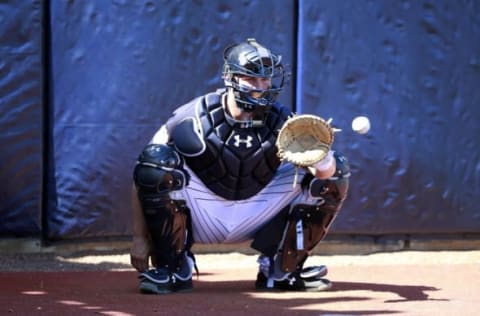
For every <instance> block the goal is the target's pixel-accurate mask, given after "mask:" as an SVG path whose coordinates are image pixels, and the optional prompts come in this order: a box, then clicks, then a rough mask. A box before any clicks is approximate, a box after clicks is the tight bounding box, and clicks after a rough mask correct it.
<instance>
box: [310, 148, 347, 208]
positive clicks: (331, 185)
mask: <svg viewBox="0 0 480 316" xmlns="http://www.w3.org/2000/svg"><path fill="white" fill-rule="evenodd" d="M333 156H334V157H335V160H336V170H335V173H334V174H333V176H332V177H330V178H328V179H324V180H322V179H318V178H314V177H310V180H309V181H310V182H309V184H308V188H307V189H308V193H309V195H310V197H311V198H313V199H316V200H317V201H318V202H317V203H316V204H317V205H327V206H329V207H333V208H335V209H339V208H340V207H341V205H342V203H343V201H344V200H345V198H346V197H347V192H348V184H349V177H350V165H349V163H348V160H347V158H346V157H345V156H344V155H343V154H342V153H339V152H335V153H334V155H333Z"/></svg>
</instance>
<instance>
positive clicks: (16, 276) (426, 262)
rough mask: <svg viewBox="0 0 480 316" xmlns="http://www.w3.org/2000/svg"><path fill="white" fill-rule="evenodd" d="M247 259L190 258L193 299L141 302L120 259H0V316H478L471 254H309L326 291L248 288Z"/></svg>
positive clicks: (146, 298)
mask: <svg viewBox="0 0 480 316" xmlns="http://www.w3.org/2000/svg"><path fill="white" fill-rule="evenodd" d="M255 259H256V257H255V256H251V255H242V254H238V253H232V254H219V255H199V256H197V263H198V266H199V268H200V275H199V278H198V279H195V280H194V287H195V288H194V291H193V292H191V293H181V294H174V295H166V296H158V295H157V296H156V295H141V294H139V293H138V291H137V286H138V283H137V274H136V272H135V271H133V270H132V269H131V268H130V266H129V264H128V255H126V254H122V255H115V256H77V257H69V258H65V257H59V256H55V255H49V256H41V255H37V256H28V255H22V256H14V257H2V259H1V261H0V262H1V264H0V268H1V270H2V272H0V280H1V282H0V301H1V304H0V315H71V316H75V315H117V316H127V315H325V316H328V315H337V316H340V315H342V316H345V315H455V316H456V315H462V316H463V315H472V316H473V315H478V312H479V311H480V302H478V299H479V298H480V296H479V294H478V293H480V281H479V280H480V251H463V252H461V251H459V252H397V253H381V254H374V255H363V256H322V257H320V256H315V257H312V258H310V259H309V261H308V263H309V264H327V265H328V266H329V274H328V276H329V278H330V279H331V280H332V282H333V283H334V286H333V288H332V289H330V290H329V291H325V292H319V293H285V292H283V293H282V292H280V293H279V292H276V293H269V292H267V293H265V292H257V291H255V290H254V288H253V283H254V279H255V275H256V270H257V266H256V262H255Z"/></svg>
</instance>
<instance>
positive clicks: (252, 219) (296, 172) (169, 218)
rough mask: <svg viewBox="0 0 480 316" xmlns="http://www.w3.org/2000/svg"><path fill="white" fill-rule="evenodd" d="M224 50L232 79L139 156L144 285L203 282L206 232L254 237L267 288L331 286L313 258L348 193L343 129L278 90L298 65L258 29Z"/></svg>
mask: <svg viewBox="0 0 480 316" xmlns="http://www.w3.org/2000/svg"><path fill="white" fill-rule="evenodd" d="M223 61H224V65H223V77H222V78H223V81H224V84H225V86H224V87H223V88H220V89H218V90H217V91H214V92H210V93H207V94H205V95H202V96H199V97H197V98H195V99H193V100H191V101H190V102H188V103H186V104H184V105H182V106H180V107H179V108H177V109H176V110H175V112H174V113H173V115H172V116H171V118H170V119H168V120H167V121H166V122H165V123H164V124H163V125H162V126H161V127H160V128H159V130H158V131H157V132H156V133H155V135H154V136H153V137H152V139H151V142H150V143H149V144H148V145H147V146H146V147H145V149H144V150H143V152H142V153H141V154H140V155H139V157H138V161H137V164H136V167H135V169H134V172H133V174H134V175H133V179H134V189H133V205H134V207H133V212H134V225H133V243H132V249H131V263H132V265H133V266H134V267H135V268H136V269H137V270H138V271H139V273H140V275H139V278H140V291H141V292H143V293H156V294H167V293H173V292H181V291H189V290H192V288H193V282H192V270H193V269H194V267H196V265H195V260H194V257H193V254H192V252H191V247H192V245H193V244H194V243H208V244H214V243H239V242H243V241H247V240H250V241H251V246H252V248H254V249H256V250H257V251H259V253H260V254H259V258H258V263H259V271H258V274H257V280H256V282H255V287H256V288H257V289H258V290H285V291H321V290H325V289H327V288H328V287H329V286H330V282H329V281H328V280H327V279H325V278H324V276H325V275H326V273H327V268H326V267H325V266H310V267H306V266H305V261H306V260H307V258H308V256H309V254H310V253H311V251H312V250H313V249H314V247H315V246H316V245H317V244H318V243H319V242H320V241H321V240H322V239H323V238H324V236H325V234H326V233H327V231H328V228H329V227H330V225H331V223H332V221H333V220H334V218H335V217H336V216H337V214H338V212H339V210H340V209H341V207H342V204H343V202H344V200H345V198H346V196H347V191H348V177H349V175H350V172H349V166H348V162H347V159H346V158H345V156H344V155H342V154H341V153H340V152H337V151H333V150H332V149H331V147H332V144H333V140H334V131H335V130H334V129H333V128H332V127H331V126H330V122H329V121H325V120H323V119H321V118H319V117H316V116H313V115H293V114H292V113H291V111H290V110H289V109H288V108H287V107H284V106H283V105H281V104H280V103H279V102H278V101H277V97H278V95H279V93H280V92H281V91H282V89H283V87H284V86H285V84H286V83H287V81H288V73H287V71H286V70H285V68H284V65H283V63H282V58H281V56H280V55H277V54H274V53H272V52H271V51H270V50H269V49H268V48H266V47H265V46H263V45H261V44H259V43H258V42H257V41H256V40H255V39H247V40H246V41H244V42H240V43H238V44H234V45H231V46H228V47H227V48H226V49H225V51H224V55H223ZM292 183H293V187H292ZM150 259H151V260H150Z"/></svg>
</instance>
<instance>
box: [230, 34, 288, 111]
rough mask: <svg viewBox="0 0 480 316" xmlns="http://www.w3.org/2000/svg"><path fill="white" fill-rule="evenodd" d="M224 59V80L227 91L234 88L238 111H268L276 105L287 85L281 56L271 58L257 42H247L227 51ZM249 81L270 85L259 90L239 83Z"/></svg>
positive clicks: (270, 54)
mask: <svg viewBox="0 0 480 316" xmlns="http://www.w3.org/2000/svg"><path fill="white" fill-rule="evenodd" d="M223 59H224V66H223V79H224V81H225V85H226V86H227V87H231V88H233V91H234V93H235V100H236V101H237V104H238V105H239V107H241V108H242V109H244V110H245V111H253V110H254V109H255V108H257V107H269V106H271V105H272V104H273V103H275V100H276V99H277V96H278V94H279V93H280V91H282V88H283V86H284V84H285V81H286V80H285V77H286V75H285V69H284V67H283V65H282V63H281V60H282V57H281V56H279V55H275V54H272V53H271V52H270V50H268V49H267V48H265V47H264V46H262V45H260V44H258V43H257V41H256V40H255V39H247V41H246V42H242V43H240V44H235V45H232V46H229V47H227V48H226V49H225V51H224V56H223ZM246 77H250V78H260V79H263V81H268V82H269V84H268V86H267V87H259V86H255V85H250V84H245V80H239V78H246ZM241 81H243V83H242V82H241ZM247 82H248V80H247Z"/></svg>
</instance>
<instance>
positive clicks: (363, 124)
mask: <svg viewBox="0 0 480 316" xmlns="http://www.w3.org/2000/svg"><path fill="white" fill-rule="evenodd" d="M352 129H353V130H354V131H355V132H357V133H358V134H366V133H368V131H369V130H370V120H369V119H368V117H366V116H357V117H356V118H354V119H353V121H352Z"/></svg>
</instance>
